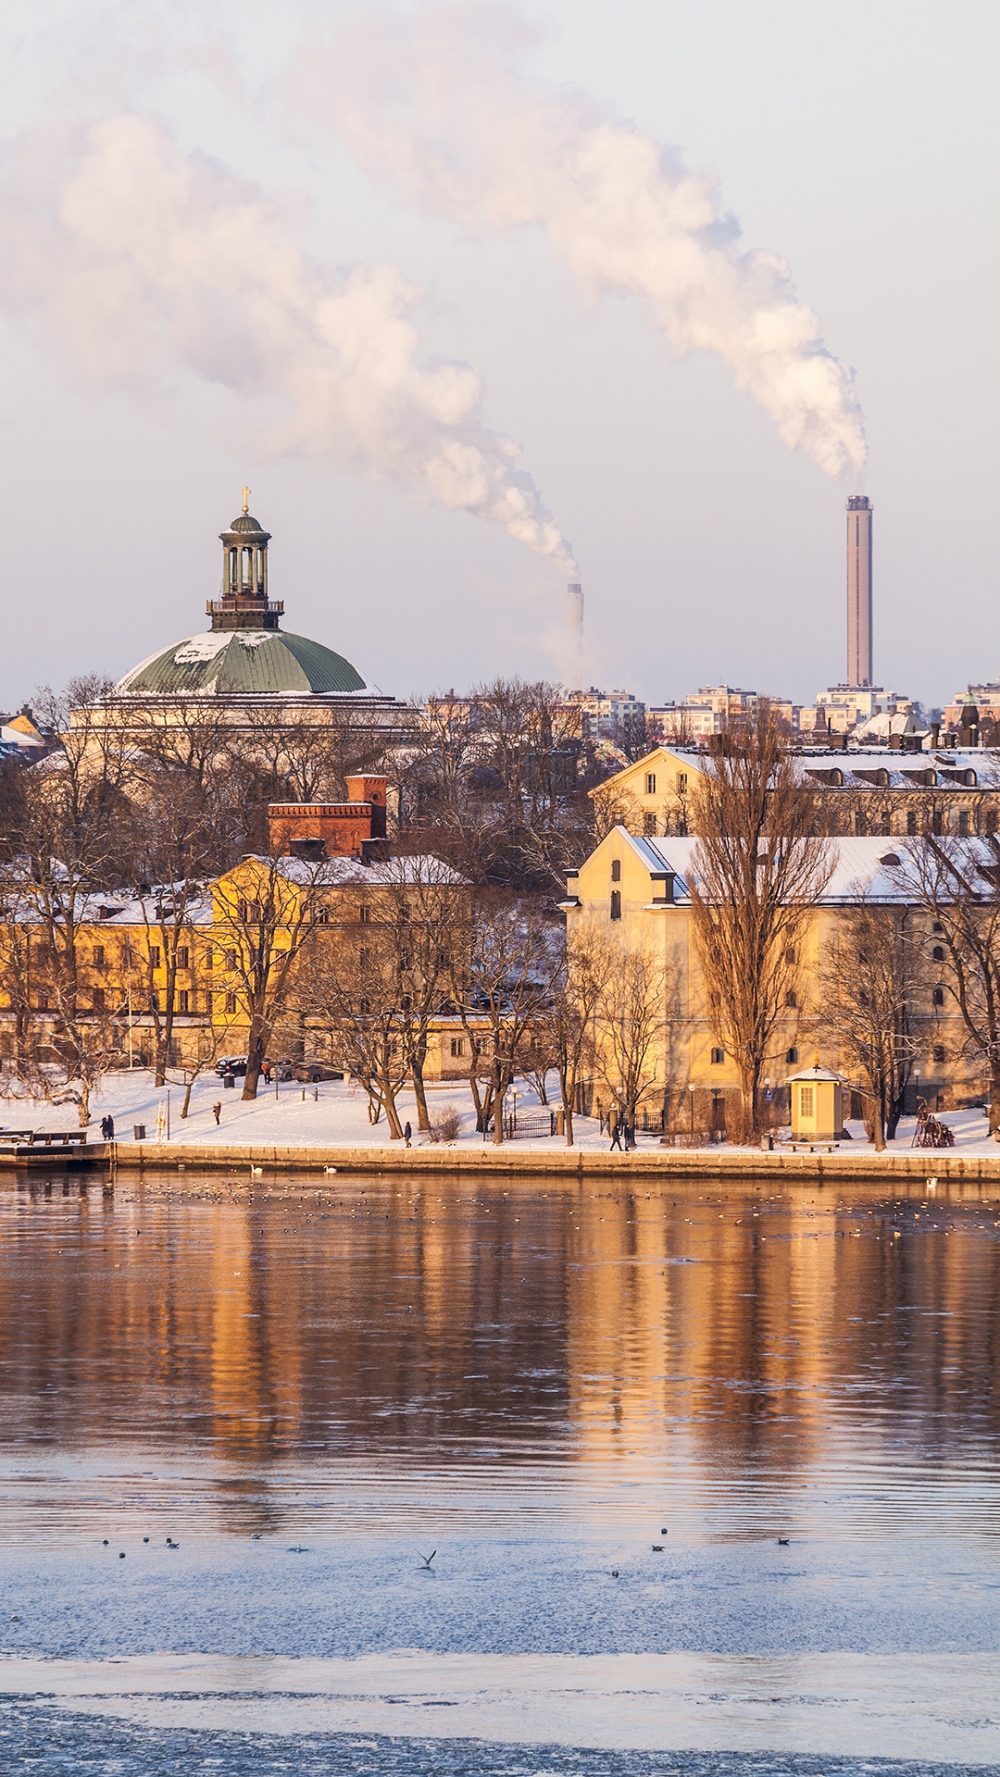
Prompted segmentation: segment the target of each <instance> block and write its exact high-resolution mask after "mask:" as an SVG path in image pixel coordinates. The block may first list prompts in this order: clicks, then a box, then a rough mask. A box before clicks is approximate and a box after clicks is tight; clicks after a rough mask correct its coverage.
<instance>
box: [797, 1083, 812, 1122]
mask: <svg viewBox="0 0 1000 1777" xmlns="http://www.w3.org/2000/svg"><path fill="white" fill-rule="evenodd" d="M815 1115H816V1088H815V1086H800V1087H799V1116H800V1117H815Z"/></svg>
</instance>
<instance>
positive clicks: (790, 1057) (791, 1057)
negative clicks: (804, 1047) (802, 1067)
mask: <svg viewBox="0 0 1000 1777" xmlns="http://www.w3.org/2000/svg"><path fill="white" fill-rule="evenodd" d="M798 1059H799V1052H798V1050H797V1049H789V1050H788V1053H787V1054H786V1056H785V1060H786V1061H787V1063H788V1065H789V1067H794V1066H795V1064H796V1062H797V1061H798Z"/></svg>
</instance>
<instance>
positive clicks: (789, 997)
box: [785, 987, 799, 1006]
mask: <svg viewBox="0 0 1000 1777" xmlns="http://www.w3.org/2000/svg"><path fill="white" fill-rule="evenodd" d="M798 1003H799V996H798V994H797V993H796V991H795V989H794V987H790V988H789V989H788V992H787V993H786V995H785V1005H786V1006H797V1005H798Z"/></svg>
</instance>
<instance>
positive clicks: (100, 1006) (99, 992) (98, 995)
mask: <svg viewBox="0 0 1000 1777" xmlns="http://www.w3.org/2000/svg"><path fill="white" fill-rule="evenodd" d="M104 1004H105V996H104V989H103V987H95V988H94V1011H95V1012H103V1011H104Z"/></svg>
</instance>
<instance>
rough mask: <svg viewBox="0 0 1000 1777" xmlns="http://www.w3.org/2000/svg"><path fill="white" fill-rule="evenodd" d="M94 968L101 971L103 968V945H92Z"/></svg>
mask: <svg viewBox="0 0 1000 1777" xmlns="http://www.w3.org/2000/svg"><path fill="white" fill-rule="evenodd" d="M94 967H95V969H103V967H104V945H103V944H95V945H94Z"/></svg>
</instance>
